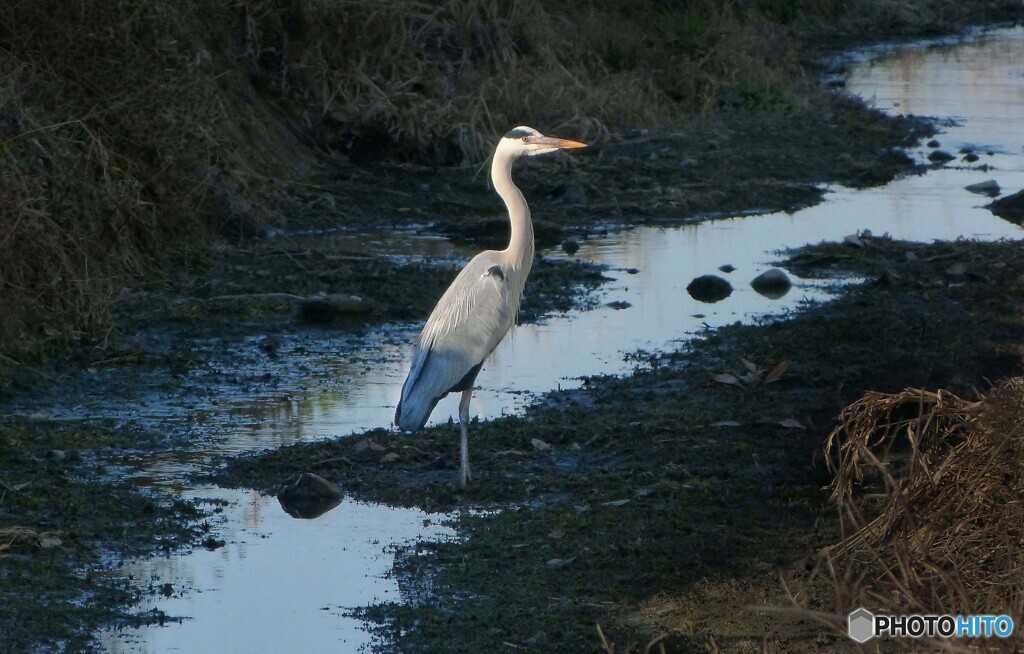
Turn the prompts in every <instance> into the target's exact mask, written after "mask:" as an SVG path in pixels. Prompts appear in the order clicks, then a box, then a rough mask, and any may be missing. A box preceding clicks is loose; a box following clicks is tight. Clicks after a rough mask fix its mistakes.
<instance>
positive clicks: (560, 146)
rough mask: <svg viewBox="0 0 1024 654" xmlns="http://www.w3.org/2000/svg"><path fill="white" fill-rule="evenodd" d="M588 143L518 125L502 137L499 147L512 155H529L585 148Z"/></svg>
mask: <svg viewBox="0 0 1024 654" xmlns="http://www.w3.org/2000/svg"><path fill="white" fill-rule="evenodd" d="M585 147H587V144H586V143H580V142H579V141H570V140H568V139H559V138H555V137H553V136H544V135H543V134H541V133H540V132H538V131H537V130H535V129H534V128H532V127H524V126H520V127H516V128H515V129H513V130H512V131H510V132H509V133H508V134H506V135H505V136H503V137H502V138H501V142H500V143H498V149H499V150H503V151H504V152H507V153H508V154H509V155H511V156H512V157H520V156H523V155H525V156H528V157H532V156H534V155H538V154H545V153H547V152H554V151H555V150H566V149H569V148H585Z"/></svg>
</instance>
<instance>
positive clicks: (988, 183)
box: [964, 179, 1000, 198]
mask: <svg viewBox="0 0 1024 654" xmlns="http://www.w3.org/2000/svg"><path fill="white" fill-rule="evenodd" d="M964 188H965V189H967V190H968V191H970V192H971V193H977V194H978V195H987V196H989V197H990V198H994V197H995V196H997V195H999V191H1000V189H999V183H998V182H997V181H996V180H994V179H987V180H985V181H984V182H978V183H977V184H968V185H967V186H965V187H964Z"/></svg>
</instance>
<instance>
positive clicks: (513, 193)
mask: <svg viewBox="0 0 1024 654" xmlns="http://www.w3.org/2000/svg"><path fill="white" fill-rule="evenodd" d="M502 141H503V142H502V143H501V144H499V146H498V148H497V149H496V150H495V152H494V160H493V161H492V162H491V181H492V183H493V184H494V190H495V191H497V193H498V195H500V196H501V199H502V200H504V201H505V206H506V207H507V208H508V217H509V220H510V221H511V222H512V237H511V238H510V239H509V243H508V247H507V248H506V249H505V250H504V251H503V254H504V255H505V257H506V259H507V260H508V262H509V264H510V265H511V266H513V267H514V268H517V269H520V270H524V271H525V272H529V270H530V266H531V265H532V264H533V221H532V220H531V219H530V207H529V206H528V205H527V204H526V198H524V197H523V193H522V192H521V191H520V190H519V188H518V187H517V186H516V185H515V183H513V181H512V164H513V163H514V162H515V160H516V159H517V158H518V157H517V153H516V152H514V151H512V150H511V149H509V148H507V147H505V146H506V144H505V143H504V139H502ZM524 279H525V274H524Z"/></svg>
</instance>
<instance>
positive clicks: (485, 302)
mask: <svg viewBox="0 0 1024 654" xmlns="http://www.w3.org/2000/svg"><path fill="white" fill-rule="evenodd" d="M497 254H498V253H497V252H492V251H487V252H482V253H480V254H479V255H477V256H476V257H475V258H474V259H473V260H472V261H470V262H469V264H468V265H467V266H466V267H465V268H463V269H462V271H461V272H460V273H459V275H458V276H457V277H456V278H455V280H454V281H453V282H452V284H451V286H449V287H448V290H447V291H445V293H444V295H443V296H442V297H441V299H440V300H439V301H438V303H437V306H436V307H434V311H433V312H432V313H431V314H430V318H429V319H427V323H426V325H425V326H424V327H423V333H422V335H421V336H420V345H419V350H418V351H417V352H416V356H415V358H414V359H413V363H412V368H411V369H410V371H409V377H408V378H407V379H406V381H405V385H404V386H403V387H402V400H401V405H400V410H399V412H398V413H399V414H402V413H406V412H407V411H408V412H412V413H421V412H422V411H424V410H426V411H427V412H428V413H429V411H430V410H432V409H433V405H434V404H435V403H436V402H437V400H438V399H440V398H441V397H443V396H444V395H445V393H447V392H449V391H450V390H451V389H452V388H453V387H454V386H456V385H457V384H458V383H459V382H460V381H462V379H463V378H464V377H465V376H466V374H467V373H469V372H470V370H472V369H473V367H474V366H477V365H479V364H481V363H482V362H483V360H484V359H485V358H487V355H489V354H490V353H491V351H493V350H494V348H495V347H496V346H497V345H498V343H499V342H501V339H502V338H503V337H504V336H505V334H506V333H507V332H508V329H509V327H511V325H512V322H513V320H514V319H515V315H516V311H517V310H518V308H519V307H518V300H519V298H518V295H517V294H516V293H515V292H513V291H512V289H511V288H510V284H509V280H508V278H507V276H506V274H505V272H504V271H503V269H502V267H501V265H500V260H499V259H498V257H497ZM513 305H515V306H513ZM428 405H429V408H427V406H428ZM423 419H424V420H425V419H426V416H424V417H423ZM414 422H415V421H414Z"/></svg>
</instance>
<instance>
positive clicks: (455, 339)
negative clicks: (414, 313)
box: [395, 126, 586, 487]
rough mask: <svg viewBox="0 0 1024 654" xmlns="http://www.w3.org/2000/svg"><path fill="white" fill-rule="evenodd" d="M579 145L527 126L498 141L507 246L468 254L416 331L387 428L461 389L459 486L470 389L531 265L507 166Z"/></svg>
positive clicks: (526, 219) (465, 476) (526, 221)
mask: <svg viewBox="0 0 1024 654" xmlns="http://www.w3.org/2000/svg"><path fill="white" fill-rule="evenodd" d="M584 147H586V144H585V143H580V142H578V141H570V140H567V139H560V138H553V137H550V136H544V135H543V134H541V133H540V132H538V131H537V130H535V129H533V128H532V127H522V126H520V127H516V128H515V129H513V130H512V131H510V132H509V133H508V134H506V135H505V136H503V137H502V139H501V141H500V142H499V143H498V146H497V148H495V150H494V158H493V160H492V162H491V181H492V182H493V184H494V190H495V191H497V193H498V195H500V196H501V199H502V200H503V201H504V202H505V207H506V208H507V209H508V218H509V220H510V221H511V223H512V235H511V238H510V239H509V244H508V247H507V248H505V249H504V250H485V251H483V252H481V253H480V254H478V255H476V256H475V257H473V259H472V260H471V261H470V262H469V263H468V264H466V267H465V268H463V269H462V271H461V272H460V273H459V274H458V276H456V278H455V280H454V281H453V282H452V283H451V286H449V287H448V290H446V291H445V292H444V295H442V296H441V299H440V300H439V301H438V303H437V306H435V307H434V310H433V311H432V312H431V313H430V318H428V319H427V323H426V325H424V327H423V332H422V333H421V334H420V340H419V344H418V346H417V349H416V354H415V355H414V356H413V360H412V366H411V368H410V369H409V376H408V377H407V378H406V380H405V384H403V385H402V397H401V399H400V400H399V402H398V407H397V408H396V410H395V425H397V426H398V427H399V428H400V429H403V430H407V431H416V430H417V429H419V428H421V427H422V426H423V425H424V423H426V421H427V418H429V417H430V413H431V412H432V411H433V410H434V407H435V406H437V403H438V402H439V401H440V400H441V398H443V397H445V396H446V395H448V394H449V393H457V392H461V393H462V401H461V402H459V429H460V431H461V434H462V441H461V449H460V453H461V463H460V469H459V483H460V485H462V486H463V487H465V486H466V482H467V481H468V480H469V479H470V478H471V475H470V471H469V436H468V433H467V428H468V425H469V403H470V400H471V399H472V397H473V384H474V383H475V382H476V376H477V374H479V372H480V368H481V367H482V366H483V364H484V361H485V360H486V359H487V357H488V356H490V354H491V352H493V351H494V348H495V347H497V346H498V343H500V342H501V339H502V338H504V337H505V334H506V333H507V332H508V330H509V328H510V327H511V326H512V323H513V322H515V319H516V314H517V313H518V311H519V300H520V298H521V297H522V295H523V287H524V286H525V285H526V277H527V275H529V274H530V267H531V266H532V265H533V223H532V222H531V220H530V208H529V206H527V204H526V199H525V198H523V194H522V192H521V191H520V190H519V188H517V187H516V185H515V184H514V183H513V182H512V164H514V163H515V161H516V159H518V158H519V157H522V156H534V155H538V154H545V153H547V152H554V151H556V150H562V149H567V148H584Z"/></svg>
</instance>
